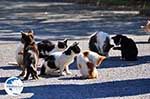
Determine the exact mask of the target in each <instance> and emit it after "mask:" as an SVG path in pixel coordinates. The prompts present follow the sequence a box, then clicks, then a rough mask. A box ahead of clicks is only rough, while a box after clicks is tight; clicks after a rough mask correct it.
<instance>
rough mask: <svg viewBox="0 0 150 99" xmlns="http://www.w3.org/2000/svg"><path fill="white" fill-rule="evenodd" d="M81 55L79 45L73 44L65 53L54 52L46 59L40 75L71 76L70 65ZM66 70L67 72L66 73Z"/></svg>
mask: <svg viewBox="0 0 150 99" xmlns="http://www.w3.org/2000/svg"><path fill="white" fill-rule="evenodd" d="M79 53H80V48H79V46H78V43H76V42H75V43H73V44H72V45H71V46H69V47H68V48H67V49H66V50H65V51H63V52H54V53H52V54H50V55H49V56H48V57H47V58H45V63H44V65H43V66H42V68H41V73H40V75H45V74H49V75H55V76H56V75H66V74H67V75H69V74H71V72H70V71H69V67H68V66H69V64H70V63H72V62H73V60H74V58H75V56H76V55H77V54H79ZM64 70H65V72H64Z"/></svg>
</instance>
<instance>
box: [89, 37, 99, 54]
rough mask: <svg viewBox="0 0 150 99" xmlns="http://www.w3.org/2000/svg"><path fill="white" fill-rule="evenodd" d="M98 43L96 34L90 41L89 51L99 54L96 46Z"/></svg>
mask: <svg viewBox="0 0 150 99" xmlns="http://www.w3.org/2000/svg"><path fill="white" fill-rule="evenodd" d="M96 43H97V36H96V34H95V35H93V36H92V37H91V38H90V40H89V49H90V50H91V51H93V52H96V53H99V51H98V49H97V47H96V45H95V44H96ZM99 54H100V53H99Z"/></svg>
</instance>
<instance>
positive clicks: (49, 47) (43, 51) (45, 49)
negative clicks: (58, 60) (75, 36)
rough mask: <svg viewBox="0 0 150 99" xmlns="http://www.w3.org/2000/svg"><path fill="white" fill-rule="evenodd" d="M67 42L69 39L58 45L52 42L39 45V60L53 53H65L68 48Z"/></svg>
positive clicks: (42, 42)
mask: <svg viewBox="0 0 150 99" xmlns="http://www.w3.org/2000/svg"><path fill="white" fill-rule="evenodd" d="M67 41H68V40H67V39H65V40H64V41H58V43H57V45H55V44H54V43H52V42H51V41H50V40H43V41H41V42H39V43H37V46H38V50H39V58H44V57H46V56H48V55H49V54H50V53H53V52H57V51H64V50H65V49H66V48H67Z"/></svg>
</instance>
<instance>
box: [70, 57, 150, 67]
mask: <svg viewBox="0 0 150 99" xmlns="http://www.w3.org/2000/svg"><path fill="white" fill-rule="evenodd" d="M146 63H150V56H149V55H147V56H139V57H138V60H137V61H124V60H121V59H120V56H114V57H109V58H108V59H106V60H104V61H103V62H102V64H101V65H100V67H98V68H116V67H129V66H137V65H140V64H146ZM69 67H70V69H77V64H76V61H74V62H73V63H72V64H70V66H69Z"/></svg>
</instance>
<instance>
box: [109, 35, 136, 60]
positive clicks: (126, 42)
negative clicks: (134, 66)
mask: <svg viewBox="0 0 150 99" xmlns="http://www.w3.org/2000/svg"><path fill="white" fill-rule="evenodd" d="M112 39H113V40H114V43H115V44H116V45H120V47H114V48H113V49H114V50H121V55H122V59H124V60H126V61H135V60H137V55H138V49H137V46H136V44H135V42H134V41H133V40H132V39H131V38H128V37H126V36H123V35H116V36H114V37H112Z"/></svg>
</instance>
